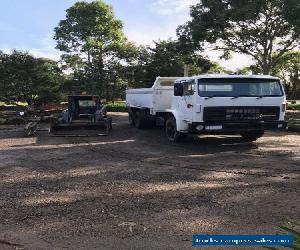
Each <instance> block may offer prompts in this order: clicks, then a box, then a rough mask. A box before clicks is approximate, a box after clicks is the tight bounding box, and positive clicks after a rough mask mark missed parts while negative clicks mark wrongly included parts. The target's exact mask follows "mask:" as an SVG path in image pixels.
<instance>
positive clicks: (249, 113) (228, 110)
mask: <svg viewBox="0 0 300 250" xmlns="http://www.w3.org/2000/svg"><path fill="white" fill-rule="evenodd" d="M157 86H158V84H156V85H154V86H153V91H152V92H151V93H152V94H151V95H152V96H153V97H152V100H153V105H152V106H151V105H148V106H149V107H148V108H147V107H140V108H142V109H143V110H144V111H143V112H144V113H145V114H146V113H147V115H145V114H144V115H143V117H147V119H149V120H150V118H152V119H154V118H155V120H162V119H163V121H164V125H165V131H166V135H167V138H168V139H169V140H171V141H180V140H181V139H183V138H184V137H186V135H187V134H239V135H241V136H242V137H243V138H244V139H245V140H248V141H254V140H256V139H258V138H259V137H261V136H263V134H264V131H266V130H280V129H284V128H285V127H286V124H285V122H284V117H285V109H286V97H285V93H284V88H283V86H282V84H281V82H280V80H279V79H278V78H276V77H272V76H262V75H200V76H194V77H182V78H177V79H176V80H175V81H174V86H172V92H173V93H172V96H170V101H169V105H166V103H165V100H166V98H165V97H164V108H160V107H159V106H160V105H159V103H160V102H162V103H163V101H162V100H161V101H160V96H163V95H162V94H161V93H160V92H162V91H163V90H159V91H158V90H157V89H159V88H158V87H157ZM129 93H130V92H129ZM129 93H128V94H129ZM166 93H169V94H170V89H169V88H168V90H167V89H166V90H165V95H166ZM129 95H130V94H129ZM135 101H136V103H138V99H135ZM128 106H129V110H131V108H132V107H130V103H129V105H128ZM148 110H149V111H148ZM156 123H157V122H156Z"/></svg>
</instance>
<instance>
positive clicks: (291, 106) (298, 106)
mask: <svg viewBox="0 0 300 250" xmlns="http://www.w3.org/2000/svg"><path fill="white" fill-rule="evenodd" d="M287 110H300V104H288V105H287Z"/></svg>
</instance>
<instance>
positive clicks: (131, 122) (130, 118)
mask: <svg viewBox="0 0 300 250" xmlns="http://www.w3.org/2000/svg"><path fill="white" fill-rule="evenodd" d="M128 121H129V124H130V125H131V126H134V125H135V123H134V116H133V113H132V112H129V113H128Z"/></svg>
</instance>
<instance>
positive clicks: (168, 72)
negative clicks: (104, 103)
mask: <svg viewBox="0 0 300 250" xmlns="http://www.w3.org/2000/svg"><path fill="white" fill-rule="evenodd" d="M186 64H188V65H189V66H190V74H191V75H196V74H200V73H208V72H209V73H221V72H224V69H223V68H222V67H221V66H220V65H218V64H217V63H215V62H211V61H210V60H208V59H206V58H203V57H202V56H201V55H199V54H196V53H195V52H194V51H192V50H188V48H187V47H185V46H183V45H182V44H181V43H179V42H178V41H176V40H162V41H158V42H155V44H154V46H153V47H140V48H139V49H138V51H137V55H136V60H135V61H134V62H133V64H131V65H130V66H129V69H128V71H129V72H131V73H132V79H129V82H130V85H132V87H149V86H152V84H153V82H154V81H155V78H156V77H158V76H161V77H168V76H179V77H180V76H183V73H184V65H186ZM204 71H205V72H204Z"/></svg>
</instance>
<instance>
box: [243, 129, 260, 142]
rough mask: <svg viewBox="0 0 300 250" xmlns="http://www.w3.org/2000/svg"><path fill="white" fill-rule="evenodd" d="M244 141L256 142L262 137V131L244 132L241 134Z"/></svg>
mask: <svg viewBox="0 0 300 250" xmlns="http://www.w3.org/2000/svg"><path fill="white" fill-rule="evenodd" d="M241 135H242V137H243V139H244V140H245V141H248V142H251V141H256V140H257V139H258V138H260V137H262V136H263V135H264V131H254V132H245V133H243V134H241Z"/></svg>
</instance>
